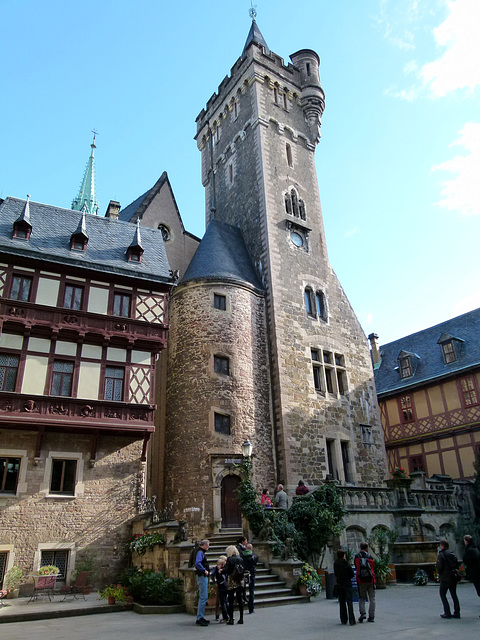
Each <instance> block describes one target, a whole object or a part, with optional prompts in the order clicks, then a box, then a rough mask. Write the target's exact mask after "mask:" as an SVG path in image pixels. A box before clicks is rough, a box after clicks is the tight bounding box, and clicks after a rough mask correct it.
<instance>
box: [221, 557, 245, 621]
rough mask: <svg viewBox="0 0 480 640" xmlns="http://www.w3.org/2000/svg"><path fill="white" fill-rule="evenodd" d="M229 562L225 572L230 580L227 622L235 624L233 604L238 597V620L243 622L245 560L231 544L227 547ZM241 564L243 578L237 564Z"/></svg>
mask: <svg viewBox="0 0 480 640" xmlns="http://www.w3.org/2000/svg"><path fill="white" fill-rule="evenodd" d="M225 553H226V555H227V563H226V565H225V570H224V571H225V573H226V574H227V581H228V584H227V586H228V622H227V624H234V620H233V605H234V600H235V598H236V599H237V604H238V612H239V613H240V618H239V620H237V624H243V574H244V567H243V560H242V558H241V557H240V553H239V551H238V549H237V547H235V546H233V545H231V546H229V547H227V549H226V552H225ZM237 565H241V573H242V577H241V579H240V578H239V576H238V571H237V570H236V566H237Z"/></svg>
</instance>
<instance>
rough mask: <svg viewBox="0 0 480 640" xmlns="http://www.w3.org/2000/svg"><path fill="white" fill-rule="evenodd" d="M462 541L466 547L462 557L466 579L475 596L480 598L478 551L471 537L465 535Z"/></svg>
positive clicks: (479, 561) (479, 557)
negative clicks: (475, 593)
mask: <svg viewBox="0 0 480 640" xmlns="http://www.w3.org/2000/svg"><path fill="white" fill-rule="evenodd" d="M463 540H464V542H465V547H466V548H465V553H464V555H463V564H464V565H465V572H466V578H467V580H470V582H473V584H474V586H475V591H476V592H477V596H478V597H479V598H480V551H479V550H478V549H477V546H476V544H475V541H474V540H473V538H472V536H469V535H467V536H465V537H464V539H463Z"/></svg>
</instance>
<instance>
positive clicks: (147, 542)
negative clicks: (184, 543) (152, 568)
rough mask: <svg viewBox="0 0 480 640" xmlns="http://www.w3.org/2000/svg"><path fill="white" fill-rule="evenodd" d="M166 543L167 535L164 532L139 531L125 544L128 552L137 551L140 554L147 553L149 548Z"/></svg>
mask: <svg viewBox="0 0 480 640" xmlns="http://www.w3.org/2000/svg"><path fill="white" fill-rule="evenodd" d="M156 544H159V545H162V546H163V545H165V536H164V535H163V534H162V533H148V532H147V531H145V532H144V533H137V534H136V535H134V536H132V537H131V538H130V539H129V540H128V542H127V544H126V545H125V551H126V552H127V553H133V552H135V553H137V554H138V555H139V556H143V555H145V553H146V552H147V550H148V549H153V547H154V546H155V545H156Z"/></svg>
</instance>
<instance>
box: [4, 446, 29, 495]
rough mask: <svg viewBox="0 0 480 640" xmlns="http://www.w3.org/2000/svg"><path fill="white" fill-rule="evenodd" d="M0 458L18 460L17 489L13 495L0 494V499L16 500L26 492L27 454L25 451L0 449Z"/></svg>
mask: <svg viewBox="0 0 480 640" xmlns="http://www.w3.org/2000/svg"><path fill="white" fill-rule="evenodd" d="M0 457H1V458H20V469H19V472H18V477H17V487H16V491H15V493H0V499H2V500H4V499H5V498H10V499H11V498H16V497H17V496H19V495H20V494H24V493H26V492H27V468H28V452H27V450H26V449H7V448H3V447H1V448H0Z"/></svg>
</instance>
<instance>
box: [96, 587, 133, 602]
mask: <svg viewBox="0 0 480 640" xmlns="http://www.w3.org/2000/svg"><path fill="white" fill-rule="evenodd" d="M100 598H101V599H102V600H108V604H115V602H116V601H117V600H118V602H130V599H131V598H130V595H129V593H128V591H127V589H126V587H122V585H121V584H109V585H108V587H105V589H104V590H103V591H100Z"/></svg>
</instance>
